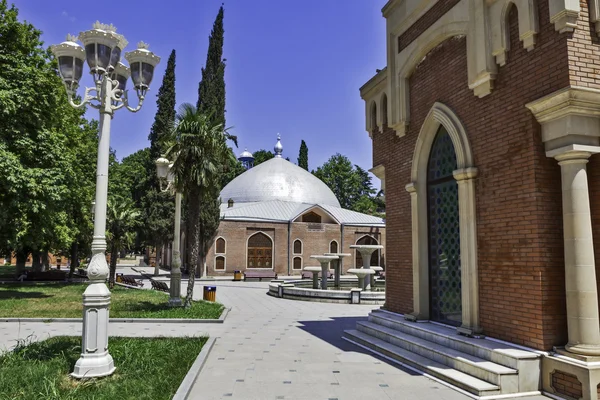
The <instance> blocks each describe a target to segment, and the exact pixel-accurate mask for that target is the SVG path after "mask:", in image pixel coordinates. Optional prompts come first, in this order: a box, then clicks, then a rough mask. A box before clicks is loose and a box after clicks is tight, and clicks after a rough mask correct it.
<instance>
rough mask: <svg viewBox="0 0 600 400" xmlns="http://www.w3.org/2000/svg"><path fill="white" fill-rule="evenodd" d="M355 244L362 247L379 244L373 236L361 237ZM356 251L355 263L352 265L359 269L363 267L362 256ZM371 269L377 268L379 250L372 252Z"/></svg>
mask: <svg viewBox="0 0 600 400" xmlns="http://www.w3.org/2000/svg"><path fill="white" fill-rule="evenodd" d="M356 244H364V245H374V244H379V242H378V241H377V239H375V238H374V237H373V236H368V235H367V236H363V237H361V238H360V239H358V240H357V241H356ZM355 251H356V263H355V264H354V266H355V268H361V267H362V266H363V259H362V256H361V254H360V251H358V250H355ZM370 265H371V267H378V266H379V250H377V251H374V252H373V254H372V255H371V264H370Z"/></svg>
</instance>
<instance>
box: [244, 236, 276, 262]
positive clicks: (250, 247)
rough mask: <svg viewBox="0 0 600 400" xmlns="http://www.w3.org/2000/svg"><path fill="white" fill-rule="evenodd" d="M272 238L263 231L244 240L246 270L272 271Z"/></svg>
mask: <svg viewBox="0 0 600 400" xmlns="http://www.w3.org/2000/svg"><path fill="white" fill-rule="evenodd" d="M273 243H274V242H273V238H272V237H271V236H269V235H268V234H266V233H265V232H263V231H259V232H255V233H253V234H252V235H250V236H248V239H247V240H246V268H253V269H274V260H273V259H274V254H273V248H274V246H273Z"/></svg>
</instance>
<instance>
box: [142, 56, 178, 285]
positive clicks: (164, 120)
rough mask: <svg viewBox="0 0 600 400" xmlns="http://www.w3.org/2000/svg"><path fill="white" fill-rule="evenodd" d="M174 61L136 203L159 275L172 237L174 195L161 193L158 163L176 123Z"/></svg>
mask: <svg viewBox="0 0 600 400" xmlns="http://www.w3.org/2000/svg"><path fill="white" fill-rule="evenodd" d="M175 59H176V55H175V50H172V51H171V55H170V56H169V60H168V62H167V69H166V70H165V75H164V77H163V80H162V84H161V86H160V88H159V90H158V95H157V100H156V105H157V111H156V115H155V117H154V123H153V124H152V128H151V130H150V135H149V136H148V139H149V140H150V151H149V153H148V156H147V157H146V158H145V165H146V179H145V180H144V181H143V184H142V186H143V189H140V192H143V193H140V197H139V200H136V205H137V206H138V207H140V208H141V209H142V210H143V219H144V221H145V223H144V225H143V226H140V227H139V228H138V230H139V232H138V238H139V241H140V242H143V243H145V244H147V245H149V246H152V247H154V248H156V255H157V257H156V259H157V261H156V266H157V268H156V270H155V271H156V272H157V273H158V267H159V266H160V260H161V259H162V257H160V255H161V254H160V253H161V249H162V247H163V246H164V245H165V244H167V243H168V241H169V240H170V239H171V238H172V236H173V218H174V210H175V208H174V201H173V197H172V196H170V195H169V194H166V193H161V191H160V187H159V182H158V178H157V176H156V165H155V162H156V160H157V159H158V158H159V157H160V156H161V155H162V153H163V148H162V146H161V141H160V140H159V139H160V136H161V135H162V134H163V133H164V132H167V131H168V129H169V127H170V126H172V125H173V122H174V121H175V115H176V111H175V106H176V96H175ZM135 198H136V196H134V199H135Z"/></svg>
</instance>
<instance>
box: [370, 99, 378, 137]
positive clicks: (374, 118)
mask: <svg viewBox="0 0 600 400" xmlns="http://www.w3.org/2000/svg"><path fill="white" fill-rule="evenodd" d="M379 125H380V124H379V120H378V115H377V102H376V101H375V100H373V101H372V102H371V106H370V107H369V132H373V131H378V130H379Z"/></svg>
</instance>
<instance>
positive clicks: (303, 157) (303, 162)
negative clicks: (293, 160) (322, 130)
mask: <svg viewBox="0 0 600 400" xmlns="http://www.w3.org/2000/svg"><path fill="white" fill-rule="evenodd" d="M298 166H299V167H300V168H304V169H305V170H307V171H308V146H307V145H306V142H305V141H304V140H302V143H300V154H299V155H298Z"/></svg>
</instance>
